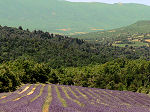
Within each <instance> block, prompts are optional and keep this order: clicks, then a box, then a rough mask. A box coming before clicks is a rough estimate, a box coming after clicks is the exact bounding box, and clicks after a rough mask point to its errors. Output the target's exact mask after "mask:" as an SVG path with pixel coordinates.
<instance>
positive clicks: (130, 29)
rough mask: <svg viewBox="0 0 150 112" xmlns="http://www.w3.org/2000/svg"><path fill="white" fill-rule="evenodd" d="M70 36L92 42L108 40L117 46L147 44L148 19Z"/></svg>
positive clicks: (149, 29)
mask: <svg viewBox="0 0 150 112" xmlns="http://www.w3.org/2000/svg"><path fill="white" fill-rule="evenodd" d="M72 37H76V38H80V39H84V40H87V41H94V42H106V41H107V42H110V43H111V44H113V45H119V46H126V45H129V46H149V42H150V41H149V39H150V21H138V22H136V23H134V24H131V25H129V26H126V27H121V28H118V29H113V30H108V31H101V32H92V33H87V34H82V35H74V36H72Z"/></svg>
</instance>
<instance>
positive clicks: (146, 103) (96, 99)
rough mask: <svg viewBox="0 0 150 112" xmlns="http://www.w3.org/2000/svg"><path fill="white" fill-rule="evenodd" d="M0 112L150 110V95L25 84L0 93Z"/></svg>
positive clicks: (137, 111)
mask: <svg viewBox="0 0 150 112" xmlns="http://www.w3.org/2000/svg"><path fill="white" fill-rule="evenodd" d="M0 112H150V96H148V95H146V94H140V93H133V92H127V91H122V92H121V91H113V90H105V89H96V88H84V87H77V86H62V85H53V84H26V85H23V86H22V87H20V88H19V89H18V90H16V91H15V92H11V93H0Z"/></svg>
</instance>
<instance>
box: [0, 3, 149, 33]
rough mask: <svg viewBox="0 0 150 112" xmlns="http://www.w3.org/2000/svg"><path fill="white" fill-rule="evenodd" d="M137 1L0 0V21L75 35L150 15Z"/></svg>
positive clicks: (119, 25) (126, 23) (5, 23)
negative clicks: (129, 2) (118, 2)
mask: <svg viewBox="0 0 150 112" xmlns="http://www.w3.org/2000/svg"><path fill="white" fill-rule="evenodd" d="M149 12H150V6H145V5H140V4H122V5H120V4H104V3H96V2H95V3H80V2H77V3H74V2H68V1H64V0H44V1H41V0H36V1H31V0H13V1H12V0H5V1H4V0H0V24H2V25H7V26H15V27H16V26H17V27H18V26H20V25H22V26H23V27H25V28H29V29H33V30H34V29H41V30H44V31H50V32H54V33H55V32H58V33H66V34H71V33H74V34H78V33H85V32H92V31H99V30H103V29H105V30H107V29H113V28H118V27H121V26H126V25H129V24H132V23H134V22H136V21H138V20H148V19H149V18H150V14H149Z"/></svg>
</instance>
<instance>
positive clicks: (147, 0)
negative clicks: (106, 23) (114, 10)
mask: <svg viewBox="0 0 150 112" xmlns="http://www.w3.org/2000/svg"><path fill="white" fill-rule="evenodd" d="M67 1H72V2H94V1H96V2H103V3H118V2H122V3H140V4H145V5H150V0H67Z"/></svg>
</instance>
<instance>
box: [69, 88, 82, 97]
mask: <svg viewBox="0 0 150 112" xmlns="http://www.w3.org/2000/svg"><path fill="white" fill-rule="evenodd" d="M67 89H68V90H69V91H70V92H71V93H72V94H73V95H74V96H75V97H76V98H79V96H78V95H77V94H76V93H75V92H74V91H73V90H72V89H71V88H69V87H68V88H67Z"/></svg>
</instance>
